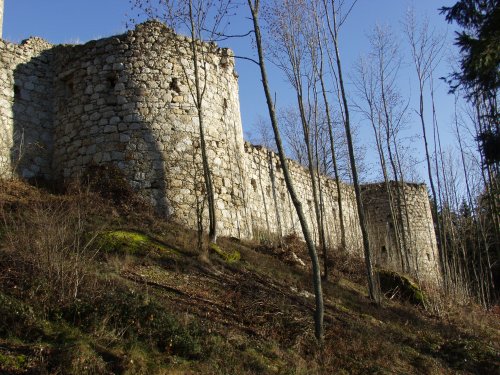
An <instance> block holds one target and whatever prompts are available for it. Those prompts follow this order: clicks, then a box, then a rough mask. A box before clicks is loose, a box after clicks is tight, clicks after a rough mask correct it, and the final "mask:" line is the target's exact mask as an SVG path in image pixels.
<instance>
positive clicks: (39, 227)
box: [0, 201, 100, 312]
mask: <svg viewBox="0 0 500 375" xmlns="http://www.w3.org/2000/svg"><path fill="white" fill-rule="evenodd" d="M87 213H88V211H87V210H86V208H85V207H84V205H83V204H82V202H64V201H49V202H46V203H35V204H33V205H31V206H27V207H25V209H24V210H22V211H19V212H17V213H12V214H10V215H7V217H5V226H4V234H3V246H2V248H0V269H2V270H3V275H2V279H0V282H1V283H3V284H4V286H6V287H7V288H8V289H9V290H11V291H19V293H23V294H24V295H25V296H26V297H28V298H30V299H34V302H36V303H37V304H38V306H39V307H40V308H41V309H42V310H43V311H44V312H48V311H49V310H50V309H51V308H53V307H61V306H65V305H68V304H70V303H72V302H73V301H74V300H76V299H78V298H79V296H80V295H81V294H82V291H83V290H84V289H85V288H87V289H93V288H94V287H95V283H96V280H95V278H93V277H92V275H93V274H94V273H95V263H94V259H95V257H96V256H97V254H98V253H99V251H100V248H99V246H98V243H97V241H96V235H95V234H92V233H93V232H92V230H91V229H92V228H91V224H90V223H89V222H88V219H89V216H88V215H87Z"/></svg>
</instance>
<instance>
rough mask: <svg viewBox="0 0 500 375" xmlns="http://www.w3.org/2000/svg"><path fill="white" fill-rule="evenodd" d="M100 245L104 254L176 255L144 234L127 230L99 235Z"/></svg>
mask: <svg viewBox="0 0 500 375" xmlns="http://www.w3.org/2000/svg"><path fill="white" fill-rule="evenodd" d="M100 245H101V248H102V249H103V250H104V251H105V252H118V253H123V254H129V255H140V256H144V255H147V254H150V253H159V254H160V255H161V254H165V253H169V254H177V252H176V251H175V250H173V249H171V248H169V247H167V246H165V245H163V244H161V243H159V242H158V241H155V240H154V239H152V238H151V237H149V236H148V235H146V234H144V233H140V232H135V231H127V230H115V231H109V232H105V233H103V234H101V236H100Z"/></svg>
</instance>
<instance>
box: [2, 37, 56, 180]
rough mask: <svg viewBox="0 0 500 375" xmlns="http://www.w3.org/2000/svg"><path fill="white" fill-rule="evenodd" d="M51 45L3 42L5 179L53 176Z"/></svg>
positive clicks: (34, 41) (29, 41)
mask: <svg viewBox="0 0 500 375" xmlns="http://www.w3.org/2000/svg"><path fill="white" fill-rule="evenodd" d="M51 48H52V46H51V45H50V44H49V43H47V42H45V41H44V40H42V39H39V38H31V39H29V40H27V41H24V42H22V43H21V44H20V45H17V44H13V43H9V42H6V41H4V40H1V39H0V176H9V175H11V174H12V173H16V174H19V175H21V176H22V177H24V178H32V177H35V176H43V177H49V176H51V168H50V160H51V154H52V146H53V141H52V126H53V106H52V97H53V89H52V81H53V76H54V71H53V66H52V59H53V52H52V51H51Z"/></svg>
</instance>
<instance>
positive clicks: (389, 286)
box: [377, 270, 426, 305]
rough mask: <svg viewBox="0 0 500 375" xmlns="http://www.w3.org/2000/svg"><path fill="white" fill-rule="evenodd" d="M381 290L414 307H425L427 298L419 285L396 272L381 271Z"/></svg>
mask: <svg viewBox="0 0 500 375" xmlns="http://www.w3.org/2000/svg"><path fill="white" fill-rule="evenodd" d="M377 274H378V277H379V280H380V288H381V290H382V292H383V293H385V294H386V295H391V296H397V297H398V298H399V299H401V300H406V301H409V302H411V303H412V304H414V305H424V304H425V301H426V296H425V294H424V292H423V291H422V289H420V287H419V286H418V284H417V283H415V282H414V281H412V280H411V279H410V278H408V277H407V276H405V275H401V274H399V273H397V272H394V271H387V270H379V271H378V272H377Z"/></svg>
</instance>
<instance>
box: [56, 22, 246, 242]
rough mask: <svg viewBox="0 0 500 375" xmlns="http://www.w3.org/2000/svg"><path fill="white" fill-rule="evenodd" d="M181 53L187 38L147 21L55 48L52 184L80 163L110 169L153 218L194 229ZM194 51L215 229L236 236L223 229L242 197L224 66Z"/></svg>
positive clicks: (232, 93)
mask: <svg viewBox="0 0 500 375" xmlns="http://www.w3.org/2000/svg"><path fill="white" fill-rule="evenodd" d="M189 48H190V42H189V40H188V39H187V38H184V37H181V36H178V35H175V34H173V33H172V32H171V31H170V30H169V29H167V28H166V27H165V26H163V25H161V24H159V23H156V22H149V23H147V24H144V25H140V26H138V27H137V28H136V30H134V31H131V32H128V33H127V34H124V35H120V36H117V37H112V38H107V39H102V40H99V41H92V42H89V43H87V44H85V45H82V46H68V47H65V46H61V47H58V48H57V49H56V50H55V61H54V66H55V69H56V72H57V75H56V80H55V83H54V84H55V91H56V94H55V102H54V106H55V113H56V115H55V119H54V120H55V121H54V139H55V145H54V156H53V172H54V175H55V176H63V177H64V178H68V177H77V176H78V175H79V174H80V173H82V172H83V171H84V170H85V168H86V167H87V166H88V165H90V164H102V163H114V164H116V165H117V166H118V167H119V168H121V169H122V170H123V171H124V172H125V174H126V176H127V177H128V179H129V181H130V182H131V184H132V185H133V186H134V187H135V188H136V189H137V190H138V191H140V192H141V193H142V194H144V195H145V196H146V197H148V198H150V199H151V202H152V203H153V204H155V205H156V206H157V208H158V209H159V210H160V211H161V212H163V213H164V214H165V215H167V216H172V215H173V216H174V217H175V218H176V219H177V220H179V221H181V222H183V223H185V224H187V225H190V226H192V227H194V226H195V224H196V212H197V207H201V206H203V204H204V202H203V198H204V194H203V189H204V185H203V178H202V169H201V164H200V158H201V156H200V141H199V139H200V138H199V126H198V117H197V111H196V106H195V101H194V99H193V95H194V93H195V91H194V90H195V86H194V80H193V79H192V77H193V76H194V73H193V68H194V67H193V61H192V59H190V58H189ZM198 48H199V50H200V55H203V57H204V58H203V59H202V60H200V61H199V65H200V67H201V69H202V75H203V77H202V84H203V86H205V85H206V90H205V94H204V97H203V108H204V121H205V124H206V130H205V134H206V142H207V148H208V156H209V159H210V167H211V172H212V175H213V181H214V186H215V187H216V198H217V199H216V201H217V213H216V214H217V217H218V225H219V228H218V229H219V231H220V232H221V233H222V234H225V235H240V234H241V233H240V232H241V230H243V228H242V229H241V230H240V229H238V230H236V231H234V230H233V227H234V226H235V223H236V224H237V223H238V222H239V221H241V217H242V214H241V212H240V210H241V208H242V189H243V181H242V179H241V176H242V174H241V168H242V166H241V165H240V163H242V159H241V154H242V150H243V136H242V128H241V120H240V117H239V116H240V112H239V101H238V86H237V77H236V75H235V72H234V60H233V59H232V58H231V56H229V53H230V52H229V51H228V50H225V49H220V48H217V47H216V46H215V45H207V44H202V43H198ZM205 221H206V220H205ZM244 235H245V236H249V233H248V232H244Z"/></svg>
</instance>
